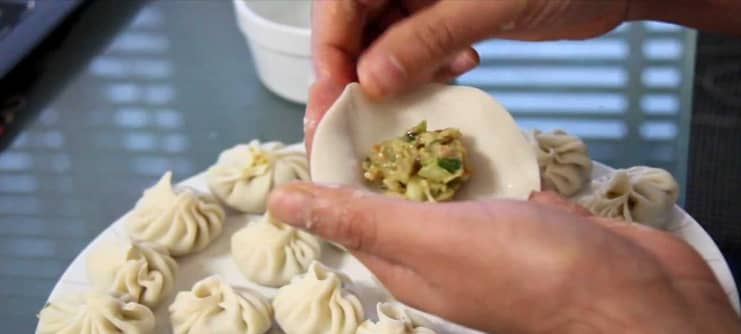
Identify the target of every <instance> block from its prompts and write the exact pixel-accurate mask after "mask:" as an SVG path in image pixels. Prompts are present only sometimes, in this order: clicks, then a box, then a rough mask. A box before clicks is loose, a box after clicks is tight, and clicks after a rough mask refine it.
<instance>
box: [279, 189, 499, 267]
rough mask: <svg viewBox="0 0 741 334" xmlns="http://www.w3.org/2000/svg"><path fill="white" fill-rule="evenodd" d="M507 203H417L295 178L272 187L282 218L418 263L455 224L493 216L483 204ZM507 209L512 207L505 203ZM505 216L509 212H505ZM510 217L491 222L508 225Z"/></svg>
mask: <svg viewBox="0 0 741 334" xmlns="http://www.w3.org/2000/svg"><path fill="white" fill-rule="evenodd" d="M500 206H501V207H505V208H506V207H508V205H496V204H491V205H488V206H484V205H482V204H481V203H478V202H456V203H435V204H430V203H419V202H412V201H407V200H401V199H396V198H392V197H388V196H383V195H379V194H373V193H369V192H364V191H360V190H356V189H352V188H349V187H336V186H330V187H326V186H319V185H316V184H312V183H308V182H293V183H290V184H288V185H285V186H283V187H280V188H278V189H276V190H275V191H273V192H272V193H271V195H270V200H269V203H268V207H269V210H270V212H271V214H273V216H275V217H276V218H278V219H279V220H281V221H283V222H285V223H287V224H290V225H293V226H296V227H299V228H302V229H306V230H309V232H312V233H314V234H317V235H319V236H320V237H322V238H324V239H327V240H331V241H334V242H337V243H339V244H341V245H343V246H345V247H347V248H348V249H349V250H350V251H355V252H364V253H367V254H371V255H374V256H377V257H380V258H383V259H386V260H390V261H393V262H397V263H400V264H404V265H407V266H409V267H416V265H417V264H418V261H416V260H417V259H421V258H424V257H429V256H430V250H438V249H440V245H441V244H445V243H446V242H449V241H450V238H451V237H452V235H454V234H455V233H453V234H451V231H455V230H456V229H451V226H458V227H460V228H461V229H462V231H465V230H467V229H468V228H467V227H466V225H467V224H471V223H473V222H474V221H475V220H480V219H481V218H482V217H490V213H488V212H486V209H485V207H500ZM504 210H505V211H512V210H509V209H504ZM503 217H504V218H511V216H508V215H503ZM507 221H509V219H494V220H492V221H491V223H493V224H495V225H501V226H506V225H508V224H509V223H508V222H507Z"/></svg>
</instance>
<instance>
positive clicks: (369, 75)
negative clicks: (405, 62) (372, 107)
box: [358, 54, 407, 97]
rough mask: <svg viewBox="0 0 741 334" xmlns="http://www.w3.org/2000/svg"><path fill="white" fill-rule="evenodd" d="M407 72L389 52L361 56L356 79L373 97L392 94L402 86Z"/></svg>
mask: <svg viewBox="0 0 741 334" xmlns="http://www.w3.org/2000/svg"><path fill="white" fill-rule="evenodd" d="M406 79H407V73H406V70H405V69H404V67H403V66H402V65H401V63H400V62H399V60H398V59H396V57H394V56H393V55H391V54H384V55H381V56H377V57H373V56H371V57H363V59H361V60H360V64H359V66H358V80H359V81H360V85H361V86H362V87H363V88H364V89H365V91H366V93H368V94H369V95H371V96H373V97H383V96H388V95H392V94H394V93H396V92H398V91H399V90H401V89H402V88H403V86H404V81H405V80H406Z"/></svg>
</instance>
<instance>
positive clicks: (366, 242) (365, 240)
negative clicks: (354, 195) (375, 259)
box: [334, 201, 378, 250]
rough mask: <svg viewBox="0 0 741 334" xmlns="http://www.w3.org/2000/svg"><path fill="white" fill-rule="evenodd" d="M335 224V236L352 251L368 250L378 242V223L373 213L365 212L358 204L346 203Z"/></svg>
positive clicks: (342, 206)
mask: <svg viewBox="0 0 741 334" xmlns="http://www.w3.org/2000/svg"><path fill="white" fill-rule="evenodd" d="M344 202H345V203H343V204H344V205H341V206H340V207H341V208H343V209H340V211H339V212H338V215H337V221H336V224H335V231H334V232H335V233H334V235H337V236H339V237H340V238H341V239H342V240H341V242H342V243H344V244H345V246H346V247H348V248H349V249H352V250H367V249H369V248H370V247H372V246H373V245H374V244H375V243H376V240H377V231H378V226H377V221H376V218H375V215H374V213H373V211H371V210H365V209H364V208H363V207H360V206H358V205H357V204H355V203H357V202H350V201H344Z"/></svg>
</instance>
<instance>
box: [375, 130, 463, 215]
mask: <svg viewBox="0 0 741 334" xmlns="http://www.w3.org/2000/svg"><path fill="white" fill-rule="evenodd" d="M461 137H462V135H461V132H460V130H458V129H453V128H446V129H442V130H434V131H427V122H425V121H422V122H420V123H419V124H417V125H416V126H414V127H412V128H411V129H409V130H407V131H406V132H405V133H404V134H403V135H402V136H400V137H397V138H393V139H389V140H386V141H384V142H381V143H379V144H376V145H373V148H372V152H371V154H370V155H369V156H368V157H367V158H366V159H365V160H364V162H363V177H364V178H365V179H366V180H367V181H369V182H370V183H372V184H375V185H377V186H378V187H379V188H381V189H383V190H384V191H386V192H387V193H391V194H396V195H400V196H403V197H406V198H408V199H411V200H416V201H432V202H435V201H446V200H451V199H452V198H453V196H454V195H455V193H456V191H458V190H459V189H460V187H461V186H462V185H463V183H465V181H467V180H468V179H469V178H470V172H469V170H468V169H467V167H466V154H467V153H466V148H465V147H464V146H463V143H462V142H461Z"/></svg>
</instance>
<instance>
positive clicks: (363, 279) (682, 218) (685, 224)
mask: <svg viewBox="0 0 741 334" xmlns="http://www.w3.org/2000/svg"><path fill="white" fill-rule="evenodd" d="M610 170H612V168H610V167H607V166H605V165H603V164H600V163H597V162H595V165H594V169H593V172H592V178H593V179H594V178H597V177H600V176H602V175H605V174H607V173H609V172H610ZM179 185H184V186H190V187H193V188H195V189H198V190H200V191H208V187H207V185H206V179H205V174H204V173H200V174H198V175H195V176H193V177H190V178H188V179H186V180H184V181H182V182H180V183H179ZM674 215H675V218H674V219H673V220H672V222H671V224H669V226H668V230H669V232H671V233H673V234H674V235H676V236H678V237H680V238H682V239H684V240H686V241H687V242H688V243H689V244H690V245H692V247H694V248H695V249H696V250H697V251H698V252H699V253H700V255H702V257H703V258H704V259H705V261H706V262H707V263H708V265H709V266H710V268H711V269H712V270H713V272H714V273H715V275H716V277H718V280H719V281H720V284H721V286H722V287H723V290H724V291H725V292H726V294H727V295H728V298H729V300H730V301H731V304H732V305H733V307H734V309H735V310H736V312H738V311H739V299H738V292H737V290H736V285H735V283H734V281H733V276H732V275H731V271H730V270H729V268H728V264H727V263H726V261H725V259H724V258H723V255H722V254H721V253H720V250H718V247H717V246H716V245H715V243H714V242H713V240H712V239H711V238H710V236H708V234H707V233H706V232H705V230H703V229H702V227H701V226H700V224H698V223H697V221H695V220H694V219H693V218H692V217H691V216H690V215H688V214H687V213H686V212H684V211H683V210H682V209H680V208H679V207H676V206H675V208H674ZM248 218H249V216H248V215H230V216H229V217H228V219H227V222H226V224H225V227H224V232H223V234H222V235H221V236H219V238H218V239H217V240H215V241H214V242H213V244H211V245H210V246H209V247H207V248H206V249H205V250H203V251H201V252H198V253H196V254H193V255H190V256H184V257H179V258H177V262H178V265H179V268H178V273H177V276H176V284H175V285H176V290H177V291H182V290H190V288H191V287H192V286H193V284H194V283H195V282H196V281H198V280H200V279H203V278H205V277H206V276H209V275H211V274H219V275H221V277H222V278H223V279H224V280H225V281H227V282H229V283H230V284H232V285H233V286H236V287H248V288H252V289H255V290H258V291H260V292H261V293H263V294H264V295H265V296H267V297H270V298H272V297H274V296H275V293H276V291H277V289H273V288H267V287H263V286H260V285H257V284H254V283H251V282H250V281H248V280H247V279H245V278H244V277H243V276H242V274H241V273H240V272H239V270H238V269H237V267H236V265H235V264H234V262H233V261H232V259H231V255H230V254H229V240H230V239H231V235H232V234H233V233H234V232H236V231H237V230H239V229H240V228H241V227H243V226H244V225H245V223H246V222H247V219H248ZM111 238H126V233H125V229H124V226H123V217H122V218H120V219H118V220H117V221H116V222H114V223H113V224H111V226H109V227H108V228H107V229H105V230H104V231H103V232H102V233H101V234H100V235H99V236H98V237H97V238H95V240H93V241H92V242H91V243H90V244H89V245H88V246H87V247H85V249H84V250H83V251H82V252H81V253H80V254H79V255H78V256H77V257H76V258H75V260H74V261H72V264H70V266H69V267H68V268H67V270H66V271H65V272H64V274H63V275H62V277H61V278H60V279H59V281H58V282H57V284H56V286H55V287H54V289H53V290H52V292H51V294H50V296H49V299H50V300H53V299H54V298H55V297H57V296H59V295H64V294H69V293H78V292H81V291H85V290H87V289H90V288H92V284H90V283H89V280H88V277H87V274H86V269H85V259H86V257H87V254H88V252H90V249H91V248H92V247H93V246H94V245H96V244H97V243H99V242H106V241H107V240H110V239H111ZM324 247H325V248H324V250H323V254H322V258H321V261H322V262H324V263H325V264H327V265H328V266H330V267H332V268H335V269H338V270H340V271H342V272H344V273H345V274H347V275H348V276H350V277H351V278H352V280H353V283H354V288H353V291H354V292H355V293H356V294H357V295H358V297H359V298H360V300H361V301H362V302H363V308H364V309H365V312H366V316H368V317H372V318H374V319H375V318H376V317H375V314H374V313H375V310H376V308H375V305H376V303H377V302H379V301H384V300H389V299H390V298H391V297H390V296H389V295H388V294H387V293H386V291H385V289H384V288H383V287H382V286H381V285H380V284H379V283H377V281H376V280H375V278H374V277H373V275H372V274H371V273H370V272H369V271H368V269H366V268H365V267H364V266H363V265H362V264H361V263H360V262H358V261H357V260H356V259H355V258H354V257H352V256H350V255H349V254H347V253H343V252H341V251H339V250H338V249H336V248H335V247H332V246H329V245H325V246H324ZM173 299H174V296H171V297H170V298H169V300H165V301H163V302H162V303H161V304H160V305H159V306H158V307H157V308H156V309H155V310H154V312H155V315H156V317H157V333H170V332H171V331H170V323H169V316H168V311H167V307H168V305H170V303H171V302H172V300H173ZM414 313H415V315H416V316H420V317H422V318H424V320H425V321H427V322H428V323H429V324H430V325H432V326H433V327H434V329H436V330H437V331H438V332H439V333H451V334H458V333H480V332H478V331H474V330H471V329H467V328H465V327H462V326H459V325H456V324H453V323H451V322H448V321H445V320H443V319H440V318H438V317H435V316H432V315H429V314H426V313H423V312H414ZM276 327H277V326H276ZM271 333H281V331H280V330H278V329H276V328H274V329H273V330H272V331H271Z"/></svg>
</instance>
